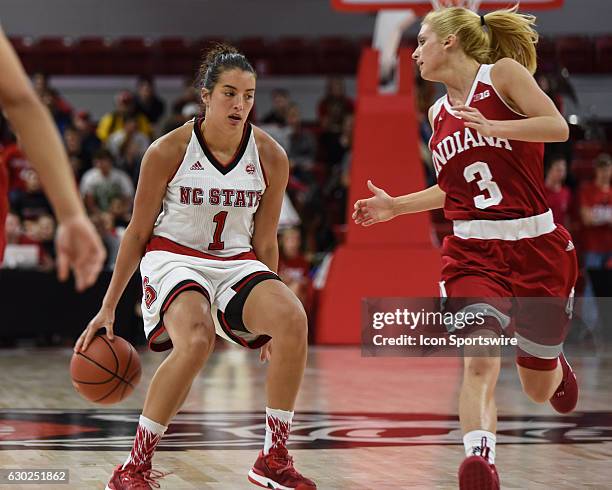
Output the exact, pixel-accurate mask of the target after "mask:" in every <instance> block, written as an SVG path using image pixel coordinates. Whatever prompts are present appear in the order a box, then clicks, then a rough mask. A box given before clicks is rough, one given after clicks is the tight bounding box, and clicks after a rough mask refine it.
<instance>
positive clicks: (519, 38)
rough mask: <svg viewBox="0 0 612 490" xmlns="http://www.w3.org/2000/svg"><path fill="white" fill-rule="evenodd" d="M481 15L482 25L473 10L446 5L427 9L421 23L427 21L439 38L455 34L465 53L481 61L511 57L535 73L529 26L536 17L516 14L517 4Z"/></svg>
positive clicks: (535, 39) (534, 33)
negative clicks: (435, 8)
mask: <svg viewBox="0 0 612 490" xmlns="http://www.w3.org/2000/svg"><path fill="white" fill-rule="evenodd" d="M483 18H484V26H483V25H482V23H481V17H480V16H479V15H478V14H477V13H475V12H472V11H471V10H469V9H466V8H463V7H450V8H445V9H441V10H435V11H432V12H430V13H429V14H427V16H426V17H425V19H423V24H428V25H429V26H430V27H431V29H432V30H433V31H434V32H435V33H436V34H437V36H438V38H440V39H446V38H447V37H448V36H450V35H452V34H454V35H456V36H457V37H458V38H459V43H460V44H461V47H462V49H463V51H464V52H465V54H466V55H468V56H470V57H471V58H474V59H475V60H476V61H478V62H479V63H481V64H483V63H495V62H496V61H498V60H500V59H502V58H512V59H514V60H516V61H518V62H519V63H520V64H521V65H523V66H524V67H525V68H527V69H528V70H529V72H530V73H532V74H533V73H535V71H536V68H537V64H538V62H537V54H536V48H535V46H536V44H537V42H538V33H537V31H536V30H535V29H534V28H533V26H534V25H535V20H536V18H535V17H534V16H533V15H529V14H519V13H518V5H515V6H514V7H512V8H510V9H506V10H495V11H493V12H489V13H488V14H485V15H484V16H483Z"/></svg>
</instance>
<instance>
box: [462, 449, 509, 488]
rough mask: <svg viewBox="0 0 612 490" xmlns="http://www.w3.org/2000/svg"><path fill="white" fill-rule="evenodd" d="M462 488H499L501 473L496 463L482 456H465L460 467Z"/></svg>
mask: <svg viewBox="0 0 612 490" xmlns="http://www.w3.org/2000/svg"><path fill="white" fill-rule="evenodd" d="M459 489H460V490H499V475H498V474H497V469H496V468H495V465H494V464H490V463H489V462H488V461H487V460H486V459H485V458H483V457H482V456H470V457H469V458H465V459H464V460H463V463H461V466H460V467H459Z"/></svg>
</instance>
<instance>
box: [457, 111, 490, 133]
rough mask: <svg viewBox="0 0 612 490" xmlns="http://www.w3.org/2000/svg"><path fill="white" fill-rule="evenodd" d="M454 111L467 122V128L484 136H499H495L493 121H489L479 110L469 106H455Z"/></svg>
mask: <svg viewBox="0 0 612 490" xmlns="http://www.w3.org/2000/svg"><path fill="white" fill-rule="evenodd" d="M452 109H453V112H455V114H456V115H457V116H458V117H460V118H461V119H463V120H464V121H465V122H464V124H465V127H466V128H471V129H475V130H476V131H478V132H479V133H480V134H481V135H482V136H487V137H490V136H497V134H494V133H495V127H494V125H493V121H489V120H488V119H487V118H486V117H484V116H483V115H482V114H481V113H480V111H479V110H478V109H475V108H474V107H470V106H467V105H455V106H453V107H452Z"/></svg>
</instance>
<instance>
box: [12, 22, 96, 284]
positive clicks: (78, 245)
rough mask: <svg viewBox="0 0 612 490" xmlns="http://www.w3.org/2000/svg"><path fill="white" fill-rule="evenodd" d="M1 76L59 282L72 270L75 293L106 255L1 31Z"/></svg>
mask: <svg viewBox="0 0 612 490" xmlns="http://www.w3.org/2000/svg"><path fill="white" fill-rule="evenodd" d="M0 73H2V77H0V105H1V106H2V109H3V111H4V113H5V115H6V117H7V118H8V119H9V121H11V124H12V125H13V128H14V129H15V133H16V134H17V136H18V138H19V144H20V146H21V147H22V148H23V149H24V151H25V152H26V154H27V155H28V158H29V159H30V162H31V163H32V166H33V167H34V168H35V169H36V171H37V172H38V174H39V176H40V179H41V181H42V183H43V186H44V189H45V193H46V194H47V196H48V197H49V201H50V202H51V204H52V206H53V210H54V211H55V214H56V216H57V218H58V221H59V226H58V231H57V236H56V240H55V244H56V250H57V274H58V278H59V279H60V280H61V281H64V280H66V279H67V278H68V273H69V270H70V269H72V270H73V271H74V275H75V280H76V287H77V290H79V291H82V290H83V289H85V288H87V287H89V286H91V285H92V284H93V283H94V282H95V281H96V279H97V278H98V274H99V273H100V270H101V269H102V266H103V265H104V259H105V257H106V252H105V251H104V247H103V246H102V242H101V240H100V238H99V236H98V234H97V233H96V231H95V229H94V227H93V225H92V224H91V222H90V221H89V219H87V216H86V215H85V209H84V207H83V203H82V202H81V199H80V197H79V195H78V193H77V192H76V189H75V188H74V185H73V182H74V176H73V174H72V170H71V168H70V165H69V164H68V157H67V155H66V151H65V150H64V146H63V145H62V142H61V140H60V137H59V134H58V132H57V129H56V128H55V124H54V123H53V120H52V119H51V115H50V114H49V111H47V109H46V108H45V107H44V106H43V104H42V102H41V101H40V100H39V99H38V97H37V96H36V94H35V92H34V89H33V88H32V85H31V84H30V80H29V79H28V77H27V75H26V74H25V72H24V70H23V67H22V66H21V63H20V62H19V60H18V58H17V55H16V54H15V51H14V50H13V48H12V46H11V45H10V43H9V41H8V39H7V38H6V36H5V35H4V32H2V30H1V29H0ZM41 142H44V144H41Z"/></svg>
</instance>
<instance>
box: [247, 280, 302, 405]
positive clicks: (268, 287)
mask: <svg viewBox="0 0 612 490" xmlns="http://www.w3.org/2000/svg"><path fill="white" fill-rule="evenodd" d="M243 320H244V324H245V325H246V327H247V328H248V329H249V331H251V332H253V333H261V334H266V335H269V336H270V337H272V356H271V359H270V366H269V367H268V376H267V387H266V389H267V395H268V406H271V407H275V408H278V409H281V410H289V411H291V410H293V407H294V405H295V399H296V397H297V393H298V390H299V388H300V384H301V382H302V377H303V375H304V369H305V367H306V354H307V351H308V321H307V318H306V313H305V312H304V308H303V307H302V304H301V303H300V301H299V300H298V299H297V297H296V296H295V295H294V294H293V293H292V292H291V291H290V290H289V288H287V286H285V285H284V284H283V283H281V282H280V281H263V282H261V283H259V284H258V285H257V286H255V287H254V288H253V290H252V291H251V293H250V294H249V296H248V298H247V300H246V302H245V305H244V310H243Z"/></svg>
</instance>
